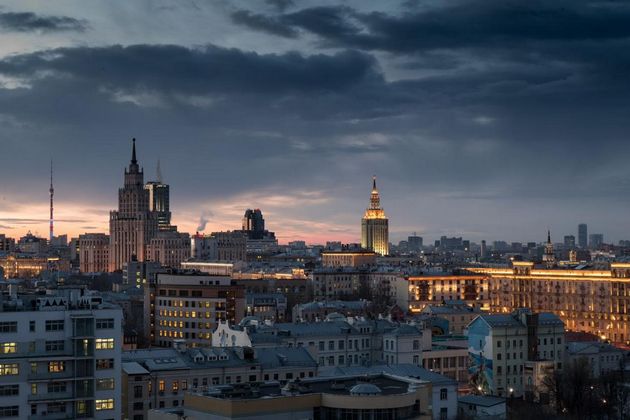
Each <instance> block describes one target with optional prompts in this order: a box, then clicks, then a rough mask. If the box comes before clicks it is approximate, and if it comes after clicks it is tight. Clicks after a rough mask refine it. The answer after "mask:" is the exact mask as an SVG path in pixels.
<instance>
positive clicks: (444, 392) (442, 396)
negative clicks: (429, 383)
mask: <svg viewBox="0 0 630 420" xmlns="http://www.w3.org/2000/svg"><path fill="white" fill-rule="evenodd" d="M447 399H448V389H446V388H441V389H440V400H442V401H444V400H447Z"/></svg>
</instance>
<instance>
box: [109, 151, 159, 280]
mask: <svg viewBox="0 0 630 420" xmlns="http://www.w3.org/2000/svg"><path fill="white" fill-rule="evenodd" d="M157 231H158V219H157V214H156V213H155V212H153V211H151V209H150V204H149V191H148V190H147V189H145V188H144V174H143V171H142V169H140V166H139V165H138V160H137V159H136V140H135V139H134V140H133V149H132V154H131V162H130V164H129V168H128V169H127V168H126V169H125V176H124V186H123V188H120V189H119V190H118V210H113V211H111V212H110V214H109V236H110V251H109V270H110V271H115V270H120V269H122V267H123V264H124V263H126V262H127V261H131V260H132V259H133V257H134V256H135V258H136V259H137V260H138V261H145V260H146V259H147V258H146V257H147V256H146V248H147V245H148V244H149V242H150V241H151V239H152V238H153V237H155V235H156V234H157Z"/></svg>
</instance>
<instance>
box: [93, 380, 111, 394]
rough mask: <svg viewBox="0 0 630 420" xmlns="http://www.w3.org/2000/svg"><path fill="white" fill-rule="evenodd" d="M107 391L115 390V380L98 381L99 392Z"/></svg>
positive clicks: (97, 388)
mask: <svg viewBox="0 0 630 420" xmlns="http://www.w3.org/2000/svg"><path fill="white" fill-rule="evenodd" d="M106 389H114V378H102V379H97V380H96V390H97V391H103V390H106Z"/></svg>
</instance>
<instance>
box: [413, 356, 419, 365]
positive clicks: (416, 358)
mask: <svg viewBox="0 0 630 420" xmlns="http://www.w3.org/2000/svg"><path fill="white" fill-rule="evenodd" d="M413 364H414V365H419V364H420V356H418V355H417V354H416V355H415V356H413Z"/></svg>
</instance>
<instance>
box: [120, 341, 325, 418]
mask: <svg viewBox="0 0 630 420" xmlns="http://www.w3.org/2000/svg"><path fill="white" fill-rule="evenodd" d="M122 358H123V364H122V370H123V372H122V378H123V381H122V383H123V385H122V390H123V397H122V405H123V418H125V419H130V420H145V419H147V418H148V415H147V413H148V410H150V409H160V408H165V409H173V408H177V407H182V406H183V405H184V394H185V393H187V392H201V391H204V390H206V391H207V390H208V389H209V388H211V387H213V386H221V385H230V384H235V385H238V384H244V383H256V382H262V381H279V382H282V383H284V382H286V381H291V380H293V379H297V378H300V379H304V378H312V377H314V376H316V375H317V362H316V361H315V360H314V359H313V357H312V356H311V355H310V353H309V352H308V351H307V350H306V349H305V348H286V347H276V348H260V349H252V348H247V347H230V348H225V347H221V348H219V347H209V348H203V347H198V348H187V347H186V346H185V345H183V343H176V348H170V349H157V348H154V349H148V350H136V351H127V352H123V356H122Z"/></svg>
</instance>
